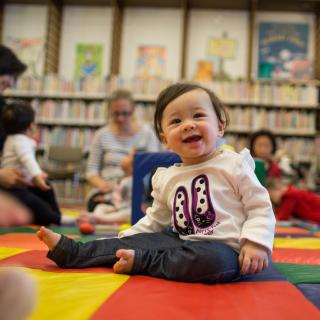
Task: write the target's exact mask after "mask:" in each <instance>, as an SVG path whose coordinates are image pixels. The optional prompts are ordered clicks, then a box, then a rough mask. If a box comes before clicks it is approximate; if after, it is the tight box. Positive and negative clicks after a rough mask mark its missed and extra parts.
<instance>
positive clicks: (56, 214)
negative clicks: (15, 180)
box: [3, 187, 61, 226]
mask: <svg viewBox="0 0 320 320" xmlns="http://www.w3.org/2000/svg"><path fill="white" fill-rule="evenodd" d="M3 190H5V191H6V192H8V193H10V194H11V195H12V196H14V197H15V198H17V199H18V200H19V201H20V202H21V203H23V204H24V205H25V206H26V207H27V208H29V209H30V211H31V213H32V216H33V221H32V223H33V224H38V225H44V226H47V225H49V224H51V223H54V224H60V219H61V212H60V209H59V206H58V203H57V200H56V197H55V193H54V191H53V189H50V190H46V191H44V190H41V189H39V188H33V187H30V188H12V189H3Z"/></svg>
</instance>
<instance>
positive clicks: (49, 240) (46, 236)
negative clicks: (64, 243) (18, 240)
mask: <svg viewBox="0 0 320 320" xmlns="http://www.w3.org/2000/svg"><path fill="white" fill-rule="evenodd" d="M37 236H38V238H39V239H40V240H41V241H43V242H44V243H45V244H46V245H47V246H48V248H49V250H52V249H53V248H54V247H55V246H56V244H57V243H58V242H59V240H60V238H61V234H59V233H55V232H53V231H51V230H49V229H47V228H45V227H41V228H40V230H39V231H38V232H37Z"/></svg>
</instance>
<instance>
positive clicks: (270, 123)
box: [228, 107, 315, 134]
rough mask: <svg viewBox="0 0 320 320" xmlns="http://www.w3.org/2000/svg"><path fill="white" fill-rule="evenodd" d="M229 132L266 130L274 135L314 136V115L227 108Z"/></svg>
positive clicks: (298, 112) (307, 112)
mask: <svg viewBox="0 0 320 320" xmlns="http://www.w3.org/2000/svg"><path fill="white" fill-rule="evenodd" d="M228 111H229V115H230V123H231V124H230V127H229V129H230V130H258V129H260V128H268V129H271V130H273V131H274V132H275V133H277V132H279V133H283V134H285V133H293V134H294V133H296V134H314V133H315V118H314V113H313V112H310V111H308V110H303V111H298V110H284V109H270V110H268V109H263V108H243V107H235V108H228Z"/></svg>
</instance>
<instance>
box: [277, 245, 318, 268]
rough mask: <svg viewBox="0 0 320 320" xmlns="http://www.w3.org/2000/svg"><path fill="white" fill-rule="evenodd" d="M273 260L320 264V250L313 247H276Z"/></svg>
mask: <svg viewBox="0 0 320 320" xmlns="http://www.w3.org/2000/svg"><path fill="white" fill-rule="evenodd" d="M272 261H273V262H282V263H294V264H312V265H320V252H319V250H311V249H286V248H278V249H274V250H273V253H272Z"/></svg>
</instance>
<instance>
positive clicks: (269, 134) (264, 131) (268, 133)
mask: <svg viewBox="0 0 320 320" xmlns="http://www.w3.org/2000/svg"><path fill="white" fill-rule="evenodd" d="M260 137H267V138H269V140H270V142H271V144H272V151H271V152H272V154H274V153H275V152H276V151H277V142H276V138H275V136H274V135H273V133H272V132H271V131H270V130H267V129H261V130H258V131H256V132H254V133H252V135H251V137H250V141H249V147H250V152H251V154H252V156H253V157H255V156H256V154H255V152H254V145H255V143H256V140H257V139H258V138H260Z"/></svg>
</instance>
